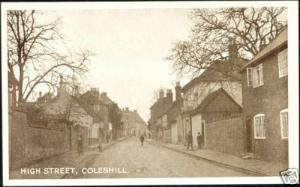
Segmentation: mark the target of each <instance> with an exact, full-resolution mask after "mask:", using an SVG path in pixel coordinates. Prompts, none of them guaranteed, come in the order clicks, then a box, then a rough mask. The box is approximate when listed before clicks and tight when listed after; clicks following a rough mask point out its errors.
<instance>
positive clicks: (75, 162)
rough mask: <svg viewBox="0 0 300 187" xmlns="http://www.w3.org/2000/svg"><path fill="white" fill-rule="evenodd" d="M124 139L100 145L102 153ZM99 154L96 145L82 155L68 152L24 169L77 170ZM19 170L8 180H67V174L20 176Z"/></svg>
mask: <svg viewBox="0 0 300 187" xmlns="http://www.w3.org/2000/svg"><path fill="white" fill-rule="evenodd" d="M125 139H126V138H120V139H118V140H115V141H111V142H109V143H103V144H102V151H105V149H107V148H109V147H111V146H112V145H114V144H116V143H118V142H120V141H123V140H125ZM98 154H101V152H100V151H99V150H98V145H91V146H89V147H87V148H85V150H84V153H83V154H82V155H78V153H77V151H76V150H74V151H73V150H72V151H68V152H65V153H62V154H59V155H57V156H53V157H51V158H49V159H46V160H43V161H40V162H38V163H35V164H31V165H27V166H25V167H24V168H41V169H42V170H43V169H44V168H79V167H81V166H82V165H85V166H87V165H91V164H92V163H91V160H93V159H94V158H95V157H96V156H97V155H98ZM20 169H21V168H19V169H15V170H12V171H10V178H12V179H61V178H68V174H63V173H61V174H44V173H43V172H41V173H40V174H26V175H24V174H21V172H20Z"/></svg>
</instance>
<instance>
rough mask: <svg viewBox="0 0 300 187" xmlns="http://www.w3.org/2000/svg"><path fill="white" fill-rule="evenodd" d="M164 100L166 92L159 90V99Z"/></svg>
mask: <svg viewBox="0 0 300 187" xmlns="http://www.w3.org/2000/svg"><path fill="white" fill-rule="evenodd" d="M162 98H164V90H163V89H160V90H159V99H162Z"/></svg>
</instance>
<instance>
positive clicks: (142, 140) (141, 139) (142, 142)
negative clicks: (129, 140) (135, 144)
mask: <svg viewBox="0 0 300 187" xmlns="http://www.w3.org/2000/svg"><path fill="white" fill-rule="evenodd" d="M144 140H145V138H144V136H143V135H141V137H140V141H141V145H142V146H143V145H144Z"/></svg>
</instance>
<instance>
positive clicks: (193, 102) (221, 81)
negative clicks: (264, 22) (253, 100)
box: [182, 43, 245, 145]
mask: <svg viewBox="0 0 300 187" xmlns="http://www.w3.org/2000/svg"><path fill="white" fill-rule="evenodd" d="M235 46H236V45H235V44H234V43H231V44H230V45H229V46H228V51H229V57H228V59H226V60H222V61H215V62H213V63H212V64H211V65H210V66H209V67H208V68H207V69H206V70H205V71H204V72H203V73H202V74H200V75H199V76H198V77H196V78H194V79H193V80H191V81H190V82H189V83H187V84H186V85H185V86H183V87H182V93H183V107H182V120H183V131H184V139H185V138H186V134H187V133H188V132H189V131H192V134H193V138H194V141H193V142H194V145H196V144H197V141H196V137H197V133H198V132H200V133H204V132H203V129H202V127H201V124H202V121H201V114H196V115H190V114H191V113H192V112H193V111H194V110H195V109H196V108H197V107H198V106H199V105H200V104H201V103H202V102H203V100H204V99H205V98H206V97H207V96H208V95H209V94H211V93H212V92H214V91H216V90H218V89H220V88H223V89H224V90H225V91H226V92H227V93H228V94H229V95H230V97H231V98H233V100H234V101H235V102H237V103H238V104H239V105H240V106H242V85H241V77H240V73H239V70H240V68H241V67H242V66H243V65H245V61H243V60H240V59H239V58H238V56H237V51H236V47H235Z"/></svg>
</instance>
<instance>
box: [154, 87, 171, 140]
mask: <svg viewBox="0 0 300 187" xmlns="http://www.w3.org/2000/svg"><path fill="white" fill-rule="evenodd" d="M172 104H173V94H172V90H170V89H169V90H167V94H166V96H165V95H164V91H163V90H160V91H159V98H158V99H157V100H156V101H155V102H154V104H153V105H152V106H151V107H150V111H151V117H150V119H149V129H150V131H151V134H152V137H154V138H156V139H158V140H162V138H163V134H164V133H167V134H170V132H169V131H171V130H170V127H169V126H168V124H167V123H168V122H167V112H168V110H169V109H170V107H171V106H172ZM167 139H168V138H167Z"/></svg>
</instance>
